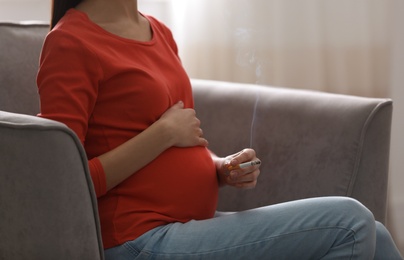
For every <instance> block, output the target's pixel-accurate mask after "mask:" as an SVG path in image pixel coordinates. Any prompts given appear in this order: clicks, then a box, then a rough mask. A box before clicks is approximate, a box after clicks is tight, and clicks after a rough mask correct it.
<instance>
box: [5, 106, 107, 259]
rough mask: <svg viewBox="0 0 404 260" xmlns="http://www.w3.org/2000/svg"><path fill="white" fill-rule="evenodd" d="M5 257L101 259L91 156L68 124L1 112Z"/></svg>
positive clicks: (101, 251)
mask: <svg viewBox="0 0 404 260" xmlns="http://www.w3.org/2000/svg"><path fill="white" fill-rule="evenodd" d="M0 158H1V159H0V160H1V162H0V171H1V172H0V209H1V210H0V259H101V258H102V255H103V249H102V244H101V239H100V236H99V233H100V230H99V223H98V213H97V205H96V199H95V196H94V195H93V194H94V192H93V186H92V183H91V178H90V177H89V173H88V171H87V159H86V157H85V153H84V151H83V149H82V147H81V144H80V142H79V141H78V139H77V137H76V135H75V134H74V133H73V132H72V131H71V130H70V129H68V128H67V127H66V126H65V125H62V124H60V123H57V122H54V121H50V120H45V119H41V118H37V117H33V116H27V115H21V114H15V113H7V112H2V111H0Z"/></svg>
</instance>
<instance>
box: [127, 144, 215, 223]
mask: <svg viewBox="0 0 404 260" xmlns="http://www.w3.org/2000/svg"><path fill="white" fill-rule="evenodd" d="M119 192H120V193H121V195H123V196H125V197H126V198H127V199H129V198H130V200H131V201H134V203H133V204H132V205H133V207H134V208H133V210H135V211H141V212H154V213H157V214H161V215H164V216H166V217H169V218H172V219H173V221H181V222H185V221H188V220H190V219H206V218H210V217H212V216H213V214H214V212H215V210H216V206H217V195H218V183H217V176H216V168H215V165H214V163H213V161H212V159H211V156H210V153H209V151H208V150H207V149H206V148H205V147H191V148H175V147H174V148H171V149H168V150H167V151H165V152H164V153H163V154H161V155H160V156H159V157H158V158H156V159H155V160H154V161H153V162H151V163H150V164H149V165H147V166H146V167H144V168H143V169H141V170H140V171H138V172H137V173H135V174H134V175H133V176H132V177H130V178H129V179H128V180H127V181H125V182H124V183H122V185H121V187H119ZM127 210H130V209H127Z"/></svg>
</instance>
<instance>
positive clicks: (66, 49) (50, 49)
mask: <svg viewBox="0 0 404 260" xmlns="http://www.w3.org/2000/svg"><path fill="white" fill-rule="evenodd" d="M102 75H103V72H102V69H101V67H100V65H99V63H98V59H97V56H96V55H95V54H94V53H92V52H91V50H89V49H87V48H86V47H85V46H84V45H83V44H81V43H80V39H79V38H78V37H75V36H74V35H72V34H70V33H68V32H64V31H61V30H56V31H52V32H50V33H49V34H48V36H47V38H46V39H45V42H44V46H43V49H42V53H41V59H40V68H39V72H38V77H37V85H38V91H39V97H40V106H41V112H40V114H39V115H38V116H41V117H44V118H49V119H52V120H56V121H59V122H62V123H64V124H66V125H67V126H68V127H69V128H71V129H72V130H73V131H74V132H75V133H76V134H77V136H78V138H79V139H80V141H81V143H82V145H84V142H85V137H86V133H87V129H88V122H89V119H90V117H91V114H92V110H93V108H94V105H95V103H96V99H97V94H98V85H99V84H98V82H99V81H100V80H101V79H102ZM89 169H90V173H91V177H92V180H93V184H94V188H95V191H96V194H97V197H100V196H102V195H104V194H105V193H106V180H105V173H104V170H103V168H102V165H101V163H100V162H99V160H98V159H97V158H91V159H90V160H89Z"/></svg>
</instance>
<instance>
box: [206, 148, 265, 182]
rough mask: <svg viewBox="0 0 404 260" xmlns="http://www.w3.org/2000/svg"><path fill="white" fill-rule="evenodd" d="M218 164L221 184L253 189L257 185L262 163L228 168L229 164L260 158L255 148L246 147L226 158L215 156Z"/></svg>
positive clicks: (235, 164)
mask: <svg viewBox="0 0 404 260" xmlns="http://www.w3.org/2000/svg"><path fill="white" fill-rule="evenodd" d="M213 159H214V161H215V164H216V169H217V174H218V178H219V183H220V185H229V186H234V187H237V188H245V189H251V188H254V187H255V186H256V185H257V179H258V176H259V174H260V169H259V167H260V165H254V166H249V167H246V168H243V169H235V170H231V171H229V170H228V167H229V166H237V165H238V164H240V163H244V162H249V161H255V160H259V159H258V158H257V157H256V154H255V151H254V150H253V149H244V150H242V151H240V152H238V153H235V154H232V155H229V156H227V157H225V158H218V157H214V158H213Z"/></svg>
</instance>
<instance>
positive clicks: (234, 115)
mask: <svg viewBox="0 0 404 260" xmlns="http://www.w3.org/2000/svg"><path fill="white" fill-rule="evenodd" d="M193 88H194V95H195V99H196V100H195V103H196V109H197V115H198V117H199V119H200V120H201V121H202V128H203V129H204V135H205V137H206V138H207V139H208V140H209V142H210V144H211V146H210V148H211V149H212V150H213V151H214V152H216V153H217V154H218V155H227V154H230V153H233V152H235V151H238V150H240V149H242V148H244V147H249V146H252V148H254V149H255V150H256V152H257V153H258V156H259V158H260V159H261V160H262V165H261V175H260V179H259V183H258V185H257V187H256V188H255V189H254V190H246V191H239V190H235V189H232V188H226V189H223V190H222V191H221V194H220V200H219V209H221V210H242V209H247V208H251V207H258V206H264V205H268V204H274V203H279V202H284V201H289V200H294V199H302V198H307V197H316V196H331V195H341V196H349V197H354V198H356V199H358V200H359V201H361V202H362V203H364V204H365V205H366V206H367V207H369V208H370V209H371V210H372V212H373V213H374V215H375V216H376V218H377V219H378V220H380V221H382V222H384V221H385V217H386V194H387V176H388V158H389V144H390V125H391V114H392V101H391V100H389V99H371V98H361V97H353V96H345V95H335V94H327V93H321V92H314V91H301V90H300V91H299V90H291V89H281V88H274V87H264V86H256V85H246V84H235V83H228V82H216V81H204V80H193Z"/></svg>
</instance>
